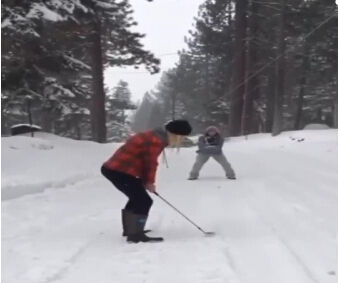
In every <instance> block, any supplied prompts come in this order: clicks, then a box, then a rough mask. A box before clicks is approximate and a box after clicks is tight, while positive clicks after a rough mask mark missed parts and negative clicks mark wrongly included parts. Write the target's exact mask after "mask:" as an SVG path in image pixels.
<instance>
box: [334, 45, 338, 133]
mask: <svg viewBox="0 0 338 283" xmlns="http://www.w3.org/2000/svg"><path fill="white" fill-rule="evenodd" d="M336 53H337V58H338V50H337V52H336ZM333 127H334V128H336V129H338V62H337V64H336V95H335V96H334V100H333Z"/></svg>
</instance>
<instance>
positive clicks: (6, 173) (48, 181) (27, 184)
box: [1, 132, 116, 199]
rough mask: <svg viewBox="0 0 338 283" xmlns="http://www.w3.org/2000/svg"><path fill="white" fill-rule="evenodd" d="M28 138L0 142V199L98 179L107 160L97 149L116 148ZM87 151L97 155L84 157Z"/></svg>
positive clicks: (44, 136)
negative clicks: (101, 167)
mask: <svg viewBox="0 0 338 283" xmlns="http://www.w3.org/2000/svg"><path fill="white" fill-rule="evenodd" d="M29 135H30V134H26V135H20V136H13V137H4V138H2V148H1V153H2V157H1V162H2V164H3V165H2V176H3V177H2V180H1V187H2V199H9V198H14V197H18V196H21V195H24V194H27V193H33V192H41V191H43V190H45V189H46V188H50V187H54V188H57V187H65V186H66V185H68V184H70V183H74V182H77V181H81V180H83V179H86V178H91V177H93V176H95V175H99V174H100V170H99V169H100V166H101V163H102V161H103V160H104V159H105V158H107V154H105V153H102V150H101V151H100V150H99V149H101V148H107V150H108V151H111V152H113V150H114V148H115V147H116V146H113V145H110V144H106V145H99V144H97V143H94V142H90V141H76V140H71V139H67V138H62V137H58V136H55V135H52V134H47V133H41V132H40V133H35V134H34V137H30V136H29ZM88 151H90V152H92V153H95V152H97V154H90V155H87V154H86V152H88ZM95 169H96V170H95Z"/></svg>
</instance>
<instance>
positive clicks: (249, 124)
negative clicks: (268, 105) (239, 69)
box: [242, 1, 259, 135]
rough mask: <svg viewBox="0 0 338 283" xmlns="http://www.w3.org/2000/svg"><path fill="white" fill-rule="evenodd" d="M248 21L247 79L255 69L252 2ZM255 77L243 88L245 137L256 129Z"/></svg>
mask: <svg viewBox="0 0 338 283" xmlns="http://www.w3.org/2000/svg"><path fill="white" fill-rule="evenodd" d="M250 12H251V13H250V19H249V29H248V31H249V35H248V38H249V42H248V52H247V55H248V56H247V77H250V76H252V75H253V74H254V73H255V71H256V68H257V48H258V47H257V43H256V42H257V41H256V40H257V29H258V26H257V21H258V19H257V12H258V4H257V3H255V2H254V1H251V3H250ZM258 84H259V83H258V77H257V75H255V76H253V77H252V78H250V79H249V80H248V81H247V83H246V86H245V95H244V105H243V113H242V134H243V135H247V134H250V133H253V132H254V129H255V128H256V129H257V128H258V125H255V122H256V123H257V120H258V119H257V117H255V113H254V100H255V99H257V98H258V96H259V88H258Z"/></svg>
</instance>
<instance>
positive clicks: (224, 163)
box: [190, 153, 235, 178]
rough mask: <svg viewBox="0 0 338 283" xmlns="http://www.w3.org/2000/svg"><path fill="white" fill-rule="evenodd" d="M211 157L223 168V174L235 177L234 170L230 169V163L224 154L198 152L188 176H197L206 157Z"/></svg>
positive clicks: (206, 159)
mask: <svg viewBox="0 0 338 283" xmlns="http://www.w3.org/2000/svg"><path fill="white" fill-rule="evenodd" d="M210 157H212V158H213V159H215V160H216V161H217V162H218V163H219V164H220V165H221V166H222V167H223V169H224V172H225V175H226V176H227V177H229V178H233V177H235V172H234V170H233V169H232V167H231V165H230V163H229V162H228V160H227V159H226V158H225V156H224V154H223V153H221V154H203V153H198V154H197V157H196V161H195V164H194V166H193V167H192V170H191V172H190V178H198V175H199V172H200V170H201V169H202V167H203V165H204V164H205V163H206V162H207V161H208V159H209V158H210Z"/></svg>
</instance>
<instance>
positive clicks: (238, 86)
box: [228, 11, 337, 95]
mask: <svg viewBox="0 0 338 283" xmlns="http://www.w3.org/2000/svg"><path fill="white" fill-rule="evenodd" d="M336 13H337V12H336V11H334V12H333V13H332V15H330V16H329V17H328V18H326V19H325V20H323V21H322V22H321V23H320V24H319V25H317V26H316V27H315V28H314V29H313V30H312V31H310V32H309V33H307V34H306V35H305V36H304V37H303V40H306V39H307V38H308V37H310V36H311V35H312V34H313V33H314V32H315V31H317V30H318V29H319V28H320V27H322V26H323V25H324V24H326V23H327V22H328V21H329V20H331V19H332V18H333V17H334V16H335V14H336ZM297 48H299V46H298V47H297V46H295V45H293V46H291V47H289V48H287V49H286V50H285V51H284V52H282V53H281V54H279V55H278V56H277V57H276V58H274V59H272V60H271V61H270V62H268V63H266V64H265V65H263V66H262V67H261V68H260V69H258V71H256V72H255V73H253V74H251V75H250V76H248V77H247V78H246V79H245V80H244V81H243V82H242V83H240V84H238V85H237V86H236V87H235V88H234V89H232V90H231V91H230V92H229V93H228V95H231V94H232V93H234V92H235V91H236V90H237V89H239V88H240V87H241V86H243V85H244V84H246V83H247V82H248V81H249V80H250V79H252V78H253V77H255V76H257V75H258V74H259V73H260V72H262V71H263V70H265V69H266V68H267V67H269V66H270V65H272V64H273V63H274V62H276V61H277V60H279V59H280V58H281V57H282V56H284V55H285V54H287V53H289V52H290V51H294V49H297Z"/></svg>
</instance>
